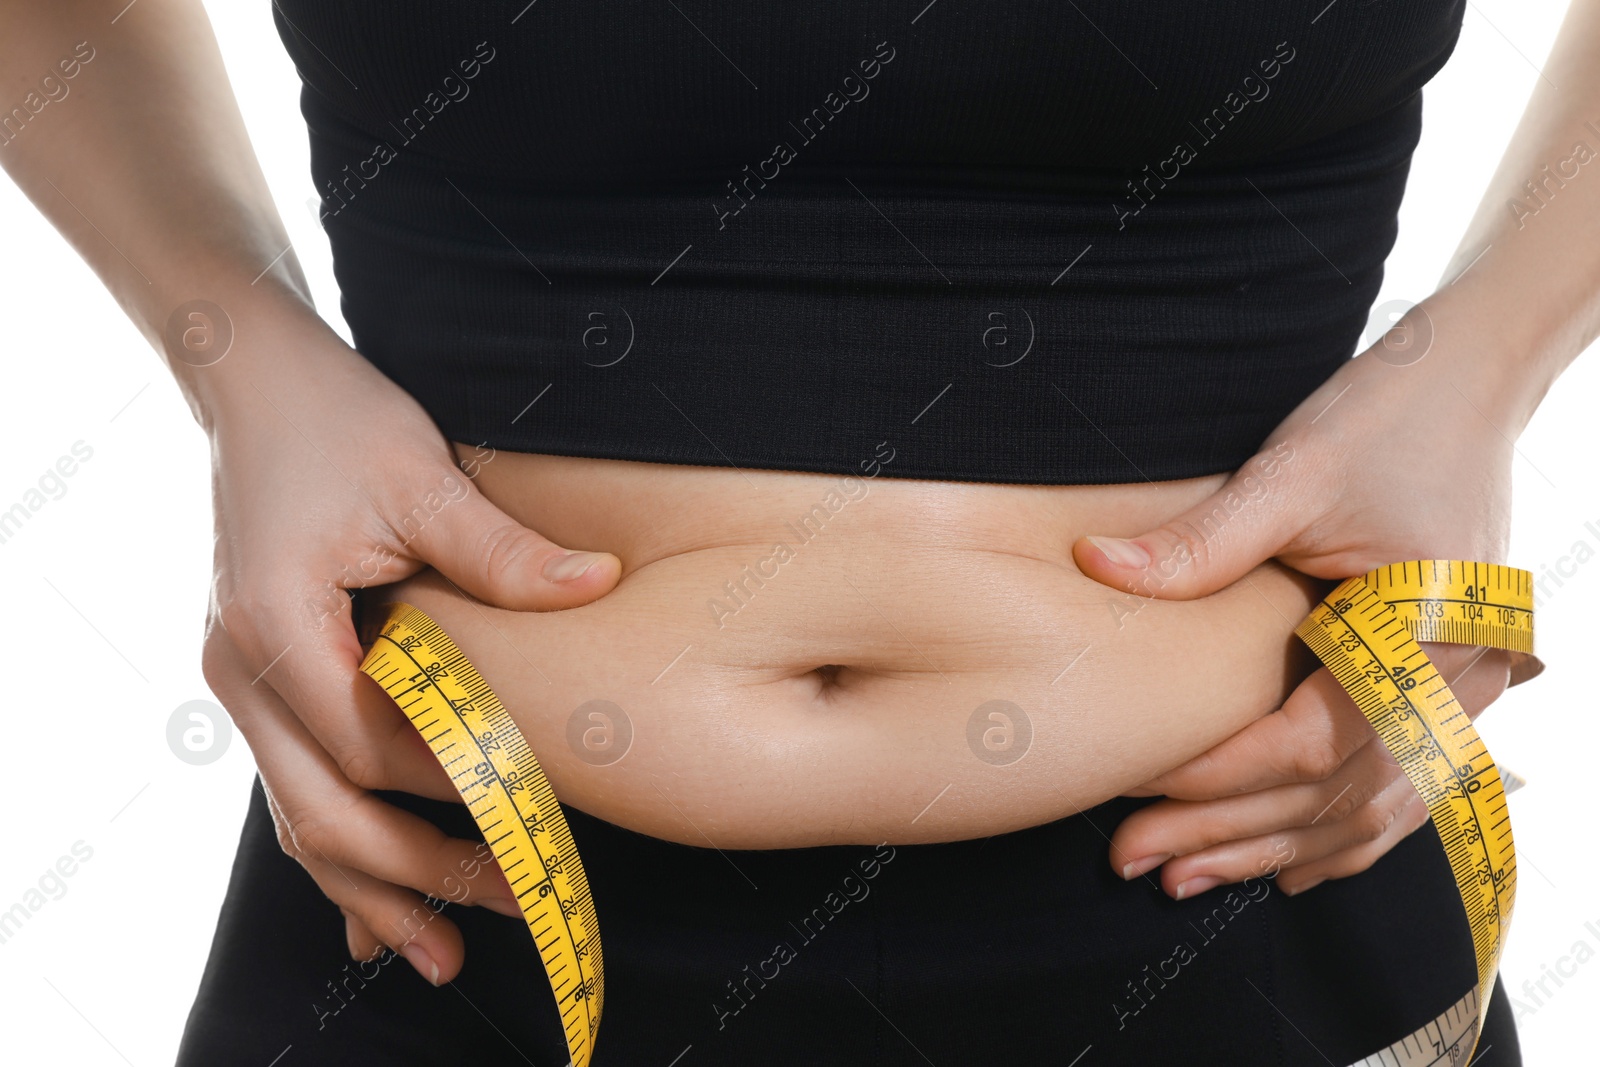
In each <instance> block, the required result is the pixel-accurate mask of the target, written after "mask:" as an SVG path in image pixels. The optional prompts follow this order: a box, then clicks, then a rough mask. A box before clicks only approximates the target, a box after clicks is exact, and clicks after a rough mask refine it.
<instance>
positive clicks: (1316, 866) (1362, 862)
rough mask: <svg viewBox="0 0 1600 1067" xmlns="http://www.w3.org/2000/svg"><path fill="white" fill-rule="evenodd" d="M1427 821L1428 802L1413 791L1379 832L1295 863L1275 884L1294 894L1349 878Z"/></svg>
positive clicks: (1378, 858) (1380, 857) (1374, 861)
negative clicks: (1346, 846) (1392, 820)
mask: <svg viewBox="0 0 1600 1067" xmlns="http://www.w3.org/2000/svg"><path fill="white" fill-rule="evenodd" d="M1427 821H1428V806H1427V805H1426V804H1424V803H1423V802H1422V797H1421V796H1419V795H1418V794H1417V793H1415V792H1413V793H1412V794H1411V797H1410V798H1409V799H1408V800H1407V802H1406V805H1405V807H1404V808H1403V809H1402V810H1401V811H1400V813H1399V815H1398V816H1396V818H1395V820H1394V822H1393V824H1391V825H1390V827H1389V828H1388V829H1387V830H1385V831H1384V832H1383V833H1382V834H1381V835H1380V836H1378V837H1377V838H1375V839H1374V840H1372V841H1368V842H1365V843H1364V844H1360V845H1357V846H1355V847H1354V848H1348V849H1345V850H1343V851H1341V852H1335V853H1333V854H1332V855H1330V856H1324V857H1323V858H1322V859H1319V860H1315V861H1313V862H1311V863H1307V864H1305V865H1304V866H1300V867H1295V868H1293V869H1292V871H1286V872H1285V873H1284V875H1283V877H1282V878H1280V879H1279V880H1278V886H1279V888H1280V889H1282V890H1283V891H1284V892H1285V893H1287V894H1289V895H1290V896H1294V895H1295V894H1296V893H1304V892H1305V891H1306V890H1307V889H1310V888H1311V887H1312V886H1315V885H1317V884H1319V883H1321V882H1325V881H1327V880H1328V879H1329V878H1348V877H1350V876H1351V875H1353V874H1360V873H1361V872H1362V871H1364V870H1366V869H1367V868H1369V867H1371V866H1372V865H1373V864H1374V863H1376V862H1378V860H1380V859H1382V858H1383V856H1384V855H1386V854H1387V853H1388V852H1389V850H1390V849H1392V848H1394V846H1395V845H1398V844H1399V843H1400V842H1401V841H1403V840H1405V838H1406V837H1407V836H1408V835H1409V834H1411V833H1414V832H1415V831H1416V830H1418V829H1419V828H1420V827H1421V826H1422V824H1423V823H1425V822H1427Z"/></svg>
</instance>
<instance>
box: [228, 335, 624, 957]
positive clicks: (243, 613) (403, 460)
mask: <svg viewBox="0 0 1600 1067" xmlns="http://www.w3.org/2000/svg"><path fill="white" fill-rule="evenodd" d="M289 320H293V321H289ZM257 325H258V327H259V325H260V324H259V323H258V324H257ZM265 333H266V334H268V335H270V336H271V340H270V341H266V340H264V339H260V338H261V334H262V331H261V330H260V329H259V328H258V329H253V330H250V331H248V335H250V336H255V337H257V338H258V340H256V341H255V342H254V344H253V345H246V344H243V343H242V341H243V339H244V337H245V336H247V332H246V331H244V330H241V331H240V338H239V340H238V341H236V342H235V344H234V350H233V351H231V352H230V353H229V354H228V355H227V357H226V359H225V360H224V361H223V362H222V363H220V364H218V366H217V367H215V368H203V369H200V370H198V372H197V375H198V376H200V377H204V376H205V375H207V374H208V373H210V372H212V371H222V370H223V368H224V367H225V366H227V365H228V363H229V361H232V365H231V366H227V371H226V372H225V373H226V375H227V378H228V380H229V384H228V386H227V387H226V389H218V390H217V391H214V392H210V393H208V394H206V395H207V396H208V400H207V410H206V412H205V417H204V418H203V419H202V423H203V425H205V426H206V429H207V431H208V436H209V437H210V440H211V455H212V495H213V505H214V514H215V553H214V577H213V580H212V589H211V603H210V611H209V614H208V618H207V623H206V636H205V651H204V657H203V662H204V670H205V678H206V681H207V682H208V683H209V685H210V686H211V689H212V691H213V692H214V693H215V694H216V696H217V698H218V699H219V700H220V701H221V702H222V703H223V705H224V706H225V707H226V708H227V710H228V712H229V714H230V715H231V716H232V718H233V720H234V722H235V723H236V724H237V725H238V727H239V730H240V732H241V733H242V734H243V735H244V737H245V739H246V740H247V741H248V743H249V745H250V749H251V752H252V753H253V754H254V756H255V760H256V764H257V767H258V768H259V770H260V774H261V781H262V783H263V785H264V786H265V789H266V793H267V798H268V800H269V802H270V806H271V809H272V816H273V819H274V821H275V822H276V824H277V830H278V840H279V841H280V842H281V844H282V846H283V848H284V851H286V852H287V853H289V854H290V855H291V856H293V857H294V858H295V859H297V860H298V861H299V862H300V863H301V865H302V866H304V867H305V868H306V870H307V871H308V872H309V873H310V875H311V877H312V878H313V879H315V881H316V883H317V885H318V887H319V888H321V890H322V891H323V893H325V894H326V895H327V896H328V897H329V898H330V899H331V900H332V901H333V902H334V903H335V904H337V905H338V906H339V908H340V910H341V911H342V912H343V913H344V915H345V918H346V932H347V936H348V942H349V948H350V951H351V953H352V955H354V956H356V957H357V958H362V959H365V958H368V957H370V956H371V955H373V954H374V953H375V952H377V951H379V949H380V948H381V947H382V946H384V945H387V946H389V947H390V948H391V949H393V950H395V951H397V952H400V953H401V954H403V955H404V956H405V957H406V958H407V960H408V961H409V962H410V963H411V964H412V965H413V966H414V967H415V968H416V969H417V970H418V971H419V972H420V973H421V974H422V975H423V977H424V978H426V979H428V980H429V981H431V982H433V983H434V984H439V983H440V982H443V981H449V980H450V979H452V978H454V976H455V975H456V973H457V972H458V971H459V970H460V967H461V963H462V957H463V947H462V942H461V935H460V932H459V930H457V928H456V927H455V925H454V924H453V923H451V922H450V920H449V919H447V918H445V917H444V916H443V914H440V913H436V912H435V911H434V910H433V909H432V908H430V907H428V906H427V905H425V904H424V901H423V899H422V896H421V894H422V893H426V894H430V895H431V896H433V897H435V898H439V899H441V900H451V901H456V902H462V903H474V904H480V905H484V906H488V907H491V908H493V909H494V910H497V911H502V912H504V913H506V914H509V915H517V914H519V912H518V910H517V908H516V902H515V900H514V899H513V895H512V892H511V890H510V887H509V886H508V885H507V884H506V882H505V879H504V878H503V877H502V876H501V875H500V874H499V871H498V868H497V867H496V866H495V865H494V863H493V861H492V860H491V859H490V858H489V857H488V856H487V855H486V854H485V853H484V852H483V851H482V850H483V845H482V843H481V842H479V843H477V844H476V845H474V843H471V842H468V841H464V840H460V839H455V838H450V837H448V836H446V835H445V834H443V833H442V832H441V831H439V830H438V829H437V828H436V827H434V826H433V825H432V824H430V823H428V822H426V821H424V820H423V819H420V818H418V817H416V816H414V815H412V814H410V813H408V812H404V811H401V810H400V809H398V808H396V807H394V806H393V805H390V804H388V803H385V802H384V801H382V800H381V799H379V798H378V797H375V796H373V795H372V793H371V792H370V790H374V789H401V790H405V791H407V792H412V793H417V794H421V795H424V796H431V797H435V798H439V799H450V800H454V799H458V794H457V793H456V791H455V789H454V788H453V787H452V785H451V783H450V781H449V778H448V776H447V775H446V774H445V772H444V771H443V769H442V768H441V767H440V766H439V763H438V761H437V760H435V759H434V757H433V754H432V753H431V752H430V751H429V750H428V749H427V747H426V746H425V745H424V744H423V743H422V741H421V738H420V737H419V735H418V734H417V733H416V731H415V730H413V729H412V728H411V725H410V723H408V722H407V721H406V719H405V718H404V716H403V715H402V714H401V713H400V711H399V709H398V708H396V707H395V705H394V703H393V702H392V701H391V700H390V699H389V697H388V696H387V694H385V693H384V692H383V690H382V689H381V688H380V687H379V686H378V685H377V684H376V683H375V682H373V681H372V680H371V679H370V678H368V677H367V676H365V675H364V674H362V673H361V671H360V663H361V660H362V649H361V645H360V642H359V640H358V638H357V636H356V633H355V629H354V626H353V624H352V619H351V612H350V598H349V596H348V595H347V594H346V593H345V591H344V590H346V589H350V588H355V587H359V586H364V585H382V584H387V583H389V582H394V581H398V580H399V579H401V578H404V577H407V576H409V575H411V574H414V573H416V572H417V571H419V570H421V569H422V568H423V567H424V566H425V565H431V566H433V567H434V568H435V569H436V570H438V571H439V572H440V573H441V574H443V575H444V576H445V577H446V578H448V579H449V580H450V581H451V582H453V583H454V584H455V585H456V586H458V587H459V588H460V589H462V590H464V591H465V592H466V593H468V594H470V595H471V596H472V597H476V598H478V599H479V600H482V601H486V602H488V603H491V604H494V605H495V606H497V607H502V608H508V609H512V610H518V611H543V610H550V609H556V608H567V607H574V606H576V605H579V604H584V603H587V602H589V601H591V600H594V599H596V598H597V597H599V596H601V595H603V594H605V593H607V592H609V591H610V590H611V589H612V588H613V587H614V586H615V585H616V582H617V579H618V578H619V577H620V574H621V561H620V560H618V558H617V557H616V556H614V555H611V554H609V553H577V554H569V553H568V552H567V550H566V549H564V548H562V547H560V546H557V545H555V544H552V543H551V542H549V541H547V540H546V539H545V538H543V537H541V536H539V534H537V533H535V532H533V531H531V530H528V529H527V528H525V527H523V526H521V525H519V524H518V523H516V522H515V521H513V520H512V519H511V518H510V517H509V516H507V515H506V514H505V513H504V512H503V511H501V510H500V509H499V508H497V507H495V506H494V505H493V504H491V503H490V502H489V501H488V500H487V499H486V498H485V497H484V496H483V495H482V494H481V493H480V492H479V491H478V490H477V488H476V486H475V485H474V483H473V481H472V478H473V477H474V476H475V475H476V473H477V466H478V465H479V464H482V463H487V462H492V460H493V452H492V450H484V449H480V450H479V455H478V457H477V458H476V459H475V460H473V461H463V462H462V463H461V464H460V465H459V467H458V464H457V462H456V459H455V455H454V453H453V452H452V450H451V447H450V444H449V442H447V441H446V440H445V439H444V438H443V437H442V436H441V434H440V432H439V430H438V428H437V427H436V426H435V425H434V424H433V422H432V420H431V419H430V418H429V417H428V415H427V413H426V412H425V411H424V410H423V409H422V407H421V406H420V405H418V404H417V403H416V401H415V400H413V399H412V398H411V397H410V396H409V395H407V394H406V393H405V392H404V391H403V390H401V389H400V388H399V387H398V386H396V385H395V384H394V383H393V382H391V381H390V380H389V379H388V378H386V377H385V376H384V375H383V374H382V373H380V372H379V371H378V370H377V369H376V368H375V367H373V366H372V365H371V364H370V363H368V362H367V361H366V360H365V359H364V358H362V356H361V355H360V354H359V353H357V352H356V351H355V350H353V349H351V348H350V347H349V346H348V345H346V344H344V342H343V341H342V340H340V339H339V338H338V336H337V335H336V334H334V333H333V331H332V330H331V329H329V328H328V327H327V326H326V324H324V323H322V322H321V320H320V319H316V318H315V317H314V316H306V317H304V318H302V317H299V316H288V317H286V319H285V320H284V321H281V322H275V323H273V324H272V328H271V329H268V330H267V331H265ZM202 341H203V339H202ZM251 347H254V348H255V351H244V352H240V351H239V349H241V348H246V349H248V348H251ZM246 367H248V370H246ZM218 380H220V376H219V379H218ZM474 875H476V876H477V877H476V880H475V881H472V880H471V879H472V878H473V876H474Z"/></svg>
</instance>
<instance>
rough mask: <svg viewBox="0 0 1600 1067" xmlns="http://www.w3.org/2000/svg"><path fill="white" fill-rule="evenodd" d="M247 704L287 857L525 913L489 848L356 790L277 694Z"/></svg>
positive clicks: (246, 722) (253, 745) (254, 750)
mask: <svg viewBox="0 0 1600 1067" xmlns="http://www.w3.org/2000/svg"><path fill="white" fill-rule="evenodd" d="M242 700H243V701H244V702H246V703H247V704H248V705H249V707H248V708H247V709H246V710H245V711H244V714H243V716H242V720H241V725H240V731H241V732H242V733H245V734H246V739H247V740H248V742H249V744H250V751H251V754H252V755H253V756H254V757H255V760H256V765H257V767H259V768H260V771H261V777H262V781H263V782H264V783H271V784H272V785H271V787H270V788H269V789H268V796H269V797H270V798H271V799H272V801H273V803H274V804H275V805H276V808H277V812H278V817H279V818H280V820H281V822H280V825H279V831H280V841H281V842H283V843H284V844H285V851H288V852H290V854H291V855H294V856H296V857H297V858H301V859H303V860H315V861H320V862H324V863H328V864H332V865H333V866H335V867H337V868H346V867H348V868H355V869H358V870H361V871H364V872H366V873H368V874H370V875H372V876H373V877H375V878H378V879H381V880H383V881H386V882H392V883H394V884H396V885H400V886H405V887H408V888H410V889H414V890H418V891H420V892H424V893H427V894H429V895H431V896H435V897H439V898H441V899H444V900H449V901H451V902H453V903H458V904H480V903H481V904H483V905H484V906H486V907H491V908H493V910H496V911H500V912H501V913H502V914H518V910H517V906H516V898H515V894H514V893H513V892H512V891H511V887H510V886H509V885H508V884H507V883H506V881H505V877H504V876H503V875H502V874H501V873H500V869H499V866H498V864H497V863H496V862H495V858H494V853H493V851H492V850H491V849H490V848H489V846H488V845H487V844H486V843H484V842H483V841H482V840H478V841H467V840H464V839H461V838H457V837H451V836H450V835H448V834H446V833H445V832H444V831H443V830H440V829H439V828H438V827H437V826H435V825H434V824H433V823H431V822H429V821H428V820H426V819H423V818H421V817H420V816H417V815H414V814H412V813H411V812H408V811H404V810H402V809H401V808H398V807H395V806H394V805H393V804H390V803H388V802H386V801H384V800H382V799H380V798H379V797H376V796H374V795H373V794H372V793H369V792H367V791H366V790H363V789H360V788H357V787H356V786H354V785H352V784H351V783H350V782H349V781H348V780H346V779H345V778H344V776H343V775H341V774H340V773H339V771H338V768H337V767H335V766H334V764H333V761H332V759H331V758H330V757H329V756H328V754H327V753H326V752H324V751H322V750H321V748H320V747H319V746H318V745H317V744H316V741H315V739H314V738H313V737H312V736H311V735H310V732H309V731H307V730H306V728H305V726H304V724H302V723H301V722H300V721H299V719H297V718H296V717H295V716H294V713H293V712H292V711H291V710H290V709H289V707H288V705H286V704H285V703H284V702H283V701H282V699H281V698H279V697H278V696H277V695H276V694H275V693H272V692H271V691H270V690H258V691H256V692H253V693H250V694H248V695H245V696H243V697H242ZM246 726H248V730H247V729H246ZM455 797H456V798H457V799H459V794H455ZM374 932H378V933H380V934H381V931H376V930H375V931H374Z"/></svg>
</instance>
